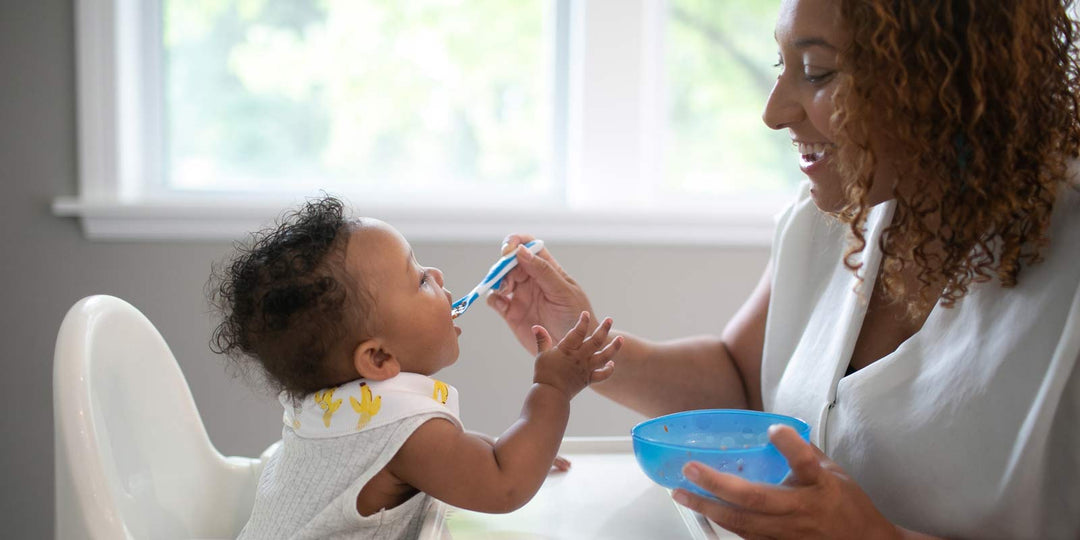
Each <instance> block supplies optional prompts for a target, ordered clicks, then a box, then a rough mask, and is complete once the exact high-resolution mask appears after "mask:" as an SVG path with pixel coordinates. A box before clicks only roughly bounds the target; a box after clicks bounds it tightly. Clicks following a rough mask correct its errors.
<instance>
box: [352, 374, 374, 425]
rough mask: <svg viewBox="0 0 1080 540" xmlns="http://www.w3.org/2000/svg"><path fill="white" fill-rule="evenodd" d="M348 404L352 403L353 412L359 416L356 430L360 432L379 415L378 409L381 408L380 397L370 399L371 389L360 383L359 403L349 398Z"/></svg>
mask: <svg viewBox="0 0 1080 540" xmlns="http://www.w3.org/2000/svg"><path fill="white" fill-rule="evenodd" d="M349 402H350V403H352V408H353V410H354V411H356V412H357V413H359V414H360V420H358V421H357V422H356V430H357V431H360V430H361V429H363V428H364V426H366V425H367V423H368V422H370V421H371V419H372V418H374V417H375V415H376V414H379V409H380V408H382V396H375V398H374V399H372V397H371V387H370V386H368V385H367V383H360V401H356V398H354V397H352V396H349Z"/></svg>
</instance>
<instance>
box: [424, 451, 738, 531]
mask: <svg viewBox="0 0 1080 540" xmlns="http://www.w3.org/2000/svg"><path fill="white" fill-rule="evenodd" d="M559 454H560V455H562V456H564V457H566V458H567V459H569V460H570V462H571V466H570V470H569V471H566V472H557V471H553V472H552V473H551V474H550V475H549V476H548V478H547V480H546V481H545V482H544V485H543V486H542V487H541V488H540V491H539V492H537V494H536V496H535V497H533V499H532V500H531V501H529V502H528V503H527V504H526V505H525V506H523V507H521V508H519V509H518V510H516V511H514V512H511V513H509V514H483V513H480V512H473V511H470V510H462V509H460V508H454V507H451V506H448V505H446V504H444V503H442V502H440V501H435V500H433V504H432V505H431V506H430V507H429V508H428V513H427V516H426V520H425V523H424V530H423V531H422V532H421V534H420V539H421V540H448V539H453V540H479V539H483V540H511V539H513V540H540V539H543V540H563V539H590V540H593V539H596V540H599V539H616V538H617V539H631V540H632V539H664V540H682V539H685V540H728V539H732V538H738V537H737V536H735V535H734V534H732V533H730V532H727V531H724V530H722V529H719V528H718V527H715V528H714V527H710V525H709V524H708V522H707V521H706V520H705V519H704V518H703V517H702V516H701V515H700V514H697V513H695V512H692V511H690V510H687V509H686V508H684V507H682V506H679V505H677V504H675V502H674V501H672V500H671V493H670V492H669V491H668V490H667V489H664V488H663V487H661V486H659V485H657V484H655V483H653V482H652V481H651V480H649V478H648V477H647V476H645V473H643V472H642V471H641V469H640V468H639V467H638V465H637V461H636V460H635V459H634V453H633V447H632V445H631V442H630V438H629V437H599V438H594V437H589V438H579V437H567V438H566V439H564V440H563V444H562V447H561V449H560V450H559Z"/></svg>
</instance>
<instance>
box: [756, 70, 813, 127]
mask: <svg viewBox="0 0 1080 540" xmlns="http://www.w3.org/2000/svg"><path fill="white" fill-rule="evenodd" d="M805 117H806V111H805V110H803V107H802V105H801V104H800V103H799V102H798V100H796V99H793V98H792V96H791V91H790V88H789V87H788V83H787V81H786V80H785V78H784V75H783V74H781V75H780V77H777V79H776V83H774V84H773V88H772V91H771V92H769V99H768V100H766V101H765V110H764V111H762V113H761V120H762V121H763V122H765V125H766V126H769V128H770V129H784V128H788V127H791V125H792V124H795V123H796V122H798V121H800V120H802V119H803V118H805Z"/></svg>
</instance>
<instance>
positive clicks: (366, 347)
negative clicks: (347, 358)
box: [353, 339, 401, 381]
mask: <svg viewBox="0 0 1080 540" xmlns="http://www.w3.org/2000/svg"><path fill="white" fill-rule="evenodd" d="M353 366H354V367H356V372H357V373H359V374H360V376H361V377H363V378H365V379H368V380H371V381H384V380H386V379H389V378H390V377H393V376H395V375H397V374H398V373H400V372H401V364H399V363H398V361H397V358H396V357H394V355H393V354H390V353H389V352H388V351H387V350H386V349H385V348H384V347H383V344H382V343H381V342H380V341H379V340H378V339H368V340H364V341H362V342H360V344H359V345H357V346H356V349H354V350H353Z"/></svg>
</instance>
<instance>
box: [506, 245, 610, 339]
mask: <svg viewBox="0 0 1080 540" xmlns="http://www.w3.org/2000/svg"><path fill="white" fill-rule="evenodd" d="M532 240H533V237H532V236H530V235H526V234H511V235H510V236H507V237H506V240H504V241H503V249H502V252H503V255H506V254H508V253H510V252H512V251H514V250H517V259H518V265H517V267H516V268H514V269H513V270H512V271H511V272H510V273H509V274H507V276H506V278H505V279H504V280H503V282H502V286H501V287H500V288H499V289H498V290H497V291H493V292H492V293H491V294H490V295H488V297H487V303H488V305H489V306H491V307H492V308H494V309H495V311H496V312H498V313H499V315H501V316H502V318H503V320H505V321H506V324H507V325H509V326H510V329H511V330H512V331H513V332H514V336H516V337H517V339H518V341H519V342H520V343H521V345H522V346H523V347H525V349H526V350H528V351H530V352H532V353H534V354H535V353H536V352H537V351H536V336H534V335H533V330H532V327H533V326H534V325H540V326H543V327H544V328H546V329H547V330H548V332H550V334H551V338H552V339H553V340H554V341H556V342H558V341H559V340H561V339H562V338H563V336H565V335H566V332H567V331H569V330H570V328H571V327H573V326H574V323H575V322H576V321H577V319H578V315H579V314H580V313H581V312H582V311H587V312H589V313H592V306H591V305H590V304H589V299H588V297H586V296H585V291H583V290H581V287H580V286H578V284H577V282H576V281H574V280H573V278H571V277H570V276H569V274H567V273H566V271H564V270H563V269H562V267H561V266H559V263H558V262H556V261H555V258H554V257H552V256H551V253H549V252H548V250H547V248H544V249H542V250H540V252H539V253H537V254H536V255H533V254H532V253H530V252H529V250H527V249H525V248H524V247H519V246H521V245H522V244H525V243H527V242H530V241H532ZM589 322H590V324H589V327H588V328H587V329H586V331H587V333H588V334H591V333H592V331H593V329H594V328H595V327H596V322H595V319H593V320H590V321H589Z"/></svg>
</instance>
